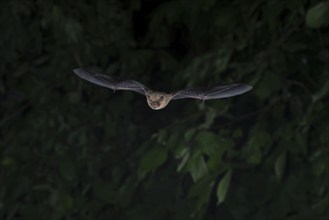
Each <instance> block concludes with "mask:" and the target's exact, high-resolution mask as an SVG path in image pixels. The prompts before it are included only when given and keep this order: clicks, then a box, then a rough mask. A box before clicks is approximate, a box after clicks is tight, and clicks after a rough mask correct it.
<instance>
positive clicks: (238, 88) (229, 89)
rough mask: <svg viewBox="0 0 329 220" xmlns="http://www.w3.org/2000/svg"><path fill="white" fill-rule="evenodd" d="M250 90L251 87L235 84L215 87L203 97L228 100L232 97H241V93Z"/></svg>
mask: <svg viewBox="0 0 329 220" xmlns="http://www.w3.org/2000/svg"><path fill="white" fill-rule="evenodd" d="M251 89H252V86H250V85H247V84H243V83H237V84H230V85H226V86H217V87H214V88H212V89H210V91H208V93H207V95H206V96H205V99H206V100H207V99H221V98H228V97H232V96H237V95H241V94H243V93H246V92H248V91H249V90H251Z"/></svg>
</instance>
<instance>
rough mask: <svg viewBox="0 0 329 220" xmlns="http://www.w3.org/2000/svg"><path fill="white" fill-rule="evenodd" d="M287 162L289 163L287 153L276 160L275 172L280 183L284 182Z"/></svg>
mask: <svg viewBox="0 0 329 220" xmlns="http://www.w3.org/2000/svg"><path fill="white" fill-rule="evenodd" d="M286 162H287V153H286V152H283V153H282V154H281V155H280V156H279V157H277V158H276V160H275V164H274V170H275V175H276V177H277V178H278V180H279V181H281V180H282V177H283V175H284V171H285V168H286Z"/></svg>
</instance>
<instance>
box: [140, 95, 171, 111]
mask: <svg viewBox="0 0 329 220" xmlns="http://www.w3.org/2000/svg"><path fill="white" fill-rule="evenodd" d="M146 98H147V104H148V105H149V106H150V107H151V108H152V109H154V110H159V109H163V108H164V107H166V106H167V105H168V103H169V102H170V100H171V95H169V94H166V93H163V92H155V91H151V92H148V93H147V94H146Z"/></svg>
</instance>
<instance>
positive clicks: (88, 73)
mask: <svg viewBox="0 0 329 220" xmlns="http://www.w3.org/2000/svg"><path fill="white" fill-rule="evenodd" d="M73 72H74V73H75V74H77V75H78V76H79V77H80V78H82V79H84V80H87V81H89V82H91V83H94V84H96V85H99V86H103V87H107V88H110V89H113V90H131V91H135V92H138V93H140V94H142V95H145V91H147V90H149V89H148V88H147V87H146V86H144V85H143V84H142V83H140V82H137V81H135V80H118V79H116V78H114V77H111V76H109V75H105V74H101V73H98V72H96V71H93V70H90V69H86V68H76V69H74V70H73Z"/></svg>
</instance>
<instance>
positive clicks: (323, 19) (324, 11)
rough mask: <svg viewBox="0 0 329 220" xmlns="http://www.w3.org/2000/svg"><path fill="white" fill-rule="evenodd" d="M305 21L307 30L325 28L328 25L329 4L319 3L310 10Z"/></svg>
mask: <svg viewBox="0 0 329 220" xmlns="http://www.w3.org/2000/svg"><path fill="white" fill-rule="evenodd" d="M305 19H306V25H307V27H309V28H320V27H326V26H327V25H328V23H329V2H328V1H326V2H320V3H318V4H317V5H315V6H313V7H312V8H310V9H309V10H308V11H307V13H306V18H305Z"/></svg>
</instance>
